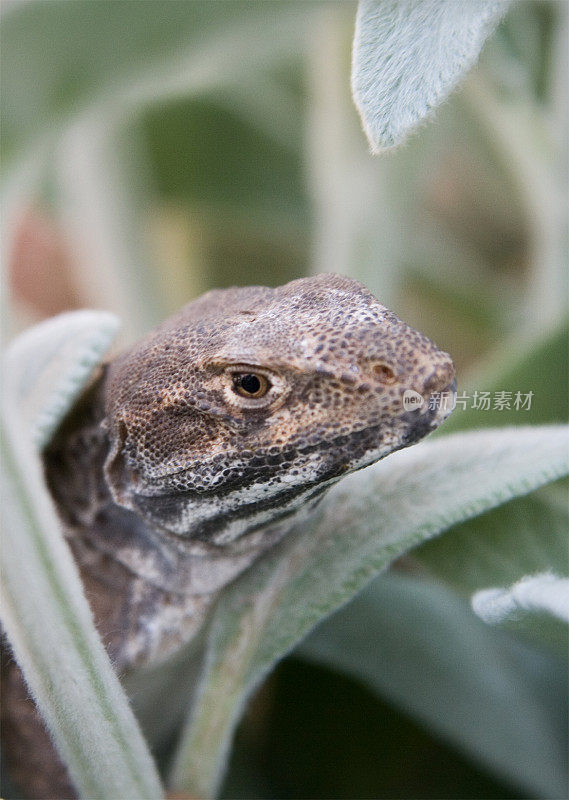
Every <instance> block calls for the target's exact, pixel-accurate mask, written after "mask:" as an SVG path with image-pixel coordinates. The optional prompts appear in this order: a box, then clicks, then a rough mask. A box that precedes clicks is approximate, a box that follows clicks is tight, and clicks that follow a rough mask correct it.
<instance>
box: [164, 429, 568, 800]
mask: <svg viewBox="0 0 569 800" xmlns="http://www.w3.org/2000/svg"><path fill="white" fill-rule="evenodd" d="M568 434H569V431H568V430H567V429H566V428H565V427H564V426H543V427H535V428H510V429H503V430H499V429H498V430H486V431H480V432H471V433H463V434H455V435H452V436H447V437H441V438H440V439H438V440H435V441H431V442H424V443H422V444H419V445H417V446H416V447H413V448H411V449H409V450H403V451H400V452H398V453H394V454H393V455H391V456H390V457H389V458H388V459H386V460H385V461H382V462H380V463H379V464H376V465H375V466H374V467H370V468H369V469H367V470H364V471H363V472H359V473H356V474H354V475H352V476H349V477H348V478H346V479H345V480H344V481H342V483H340V484H339V485H338V486H337V487H335V488H334V489H333V490H331V492H330V494H329V495H328V496H327V497H326V498H325V499H324V501H323V502H322V506H321V508H320V511H319V513H318V515H317V516H315V518H314V519H312V520H311V521H310V522H309V524H308V525H306V526H304V528H303V529H302V530H297V531H295V532H293V533H292V534H290V535H288V536H287V537H286V539H285V540H283V542H281V544H280V545H278V546H277V547H276V548H275V549H274V550H273V551H271V552H270V553H268V554H267V556H266V557H264V558H263V559H261V561H259V562H257V563H256V564H255V566H254V568H253V569H250V570H249V571H247V572H246V573H245V574H244V575H242V576H240V577H239V578H238V579H237V580H236V581H235V582H234V583H233V584H232V585H231V586H229V587H227V589H226V590H225V591H224V592H223V593H222V595H221V597H220V600H219V602H218V604H217V607H216V609H215V612H214V614H213V618H212V621H211V624H210V628H209V631H208V642H207V655H206V667H205V670H204V674H203V677H202V680H201V682H200V684H199V687H198V690H197V698H196V701H195V703H194V707H193V711H192V716H191V720H190V723H189V726H188V729H187V731H186V735H185V740H184V742H183V744H182V747H181V749H180V751H179V757H178V760H177V764H176V767H175V774H174V782H175V784H176V786H177V787H178V788H179V789H184V790H185V791H189V792H190V794H194V795H197V796H199V797H210V796H212V795H213V794H214V793H215V789H216V786H217V784H218V782H219V779H220V776H221V774H222V771H223V769H224V765H225V762H226V758H227V754H228V751H229V747H230V743H231V736H232V732H233V729H234V727H235V725H236V723H237V721H238V719H239V715H240V713H241V710H242V708H243V705H244V703H245V701H246V700H247V698H248V697H249V695H250V693H251V692H252V690H253V689H254V688H255V687H256V686H257V685H258V684H259V682H260V681H261V680H262V678H263V677H264V676H265V675H266V674H267V672H268V671H269V669H270V668H271V667H272V666H273V665H274V664H275V662H276V661H278V660H279V659H280V658H282V657H283V656H284V655H285V654H286V653H287V652H289V651H290V650H291V649H292V648H293V647H294V646H295V645H296V644H297V643H298V641H299V640H300V639H301V638H302V637H303V636H304V635H305V634H306V633H307V632H308V631H309V630H310V629H311V628H312V627H313V626H314V625H315V624H316V623H317V622H319V621H320V620H321V619H322V618H324V617H325V616H327V615H328V614H330V613H331V612H332V611H334V610H336V609H337V608H338V607H339V606H341V605H343V604H344V603H346V602H347V601H348V600H350V599H351V598H352V597H353V595H354V594H355V593H356V592H357V591H359V590H360V589H361V588H363V587H364V586H365V585H366V583H367V582H368V581H369V580H370V579H371V578H373V577H374V576H375V575H376V574H377V573H378V572H379V571H380V570H382V569H384V568H385V567H386V566H387V565H388V564H389V563H390V562H391V561H393V560H394V559H395V558H397V557H398V556H400V555H402V554H403V553H404V552H406V551H407V550H409V549H410V548H411V547H413V546H415V545H417V544H419V543H421V542H423V541H425V540H427V539H429V538H431V537H433V536H436V535H437V534H438V533H440V532H441V531H442V530H445V529H447V528H450V527H451V526H452V525H454V524H456V523H457V522H459V521H462V520H465V519H468V518H470V517H473V516H476V515H477V514H480V513H481V512H483V511H485V510H487V509H489V508H492V507H494V506H497V505H499V504H501V503H503V502H506V501H507V500H509V499H511V498H512V497H515V496H517V495H522V494H525V493H527V492H529V491H531V490H532V489H535V488H536V487H538V486H540V485H542V484H544V483H547V482H548V481H551V480H553V479H555V478H557V477H560V476H562V475H565V474H567V472H568V471H569V463H568V462H569V457H568V452H567V451H568V443H569V435H568ZM451 534H452V532H451V533H450V534H449V536H450V535H451ZM212 709H215V713H214V714H212Z"/></svg>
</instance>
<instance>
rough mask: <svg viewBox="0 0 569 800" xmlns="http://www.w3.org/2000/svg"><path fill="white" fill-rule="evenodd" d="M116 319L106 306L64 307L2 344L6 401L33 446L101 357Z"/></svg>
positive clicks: (45, 438) (71, 400)
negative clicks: (5, 346) (94, 308)
mask: <svg viewBox="0 0 569 800" xmlns="http://www.w3.org/2000/svg"><path fill="white" fill-rule="evenodd" d="M119 324H120V323H119V319H118V317H116V316H115V315H114V314H110V313H108V312H107V311H87V310H85V311H70V312H68V313H66V314H60V315H58V316H57V317H52V318H51V319H48V320H46V321H45V322H41V323H40V324H39V325H35V326H34V327H32V328H29V329H28V330H27V331H25V332H24V333H23V334H21V335H20V336H18V337H17V338H16V339H15V340H14V341H13V342H12V343H11V345H10V346H9V348H8V349H7V351H6V356H5V367H4V391H5V393H6V397H7V402H8V403H10V404H13V406H14V408H17V409H18V416H19V418H20V420H21V422H22V424H23V425H24V427H25V429H26V430H27V431H28V432H29V436H30V439H31V441H32V443H33V444H34V445H35V447H36V448H37V449H38V450H41V449H42V447H44V446H45V445H46V444H47V442H48V441H49V438H50V436H51V435H52V433H53V431H54V430H55V428H56V427H57V425H58V424H59V422H60V421H61V419H62V418H63V417H64V416H65V414H66V412H67V411H68V410H69V409H70V408H71V406H72V405H73V403H74V401H75V400H76V399H77V397H78V395H79V394H80V393H81V391H82V390H83V389H84V387H85V385H86V384H87V382H88V381H89V379H90V377H91V375H92V374H93V372H94V370H95V369H96V367H97V366H98V365H99V364H100V363H101V360H102V358H103V356H104V355H105V353H106V352H107V350H108V349H109V347H110V345H111V343H112V341H113V339H114V337H115V334H116V332H117V330H118V327H119Z"/></svg>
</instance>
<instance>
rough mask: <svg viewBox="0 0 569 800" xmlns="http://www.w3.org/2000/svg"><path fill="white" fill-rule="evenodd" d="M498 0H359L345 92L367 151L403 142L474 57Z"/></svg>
mask: <svg viewBox="0 0 569 800" xmlns="http://www.w3.org/2000/svg"><path fill="white" fill-rule="evenodd" d="M507 5H508V4H507V3H506V2H501V1H500V0H360V3H359V5H358V13H357V18H356V31H355V38H354V49H353V60H352V92H353V95H354V100H355V102H356V106H357V108H358V111H359V113H360V116H361V118H362V124H363V127H364V130H365V133H366V135H367V138H368V141H369V144H370V147H371V149H372V151H373V152H379V151H380V150H383V149H385V148H388V147H393V146H394V145H397V144H399V143H400V142H402V141H403V140H404V138H405V137H406V136H407V134H408V133H410V131H412V130H413V129H414V128H415V127H416V126H417V125H418V124H419V123H420V122H421V121H422V120H423V119H424V118H425V117H426V116H428V115H429V114H430V113H431V112H432V110H433V109H434V108H436V106H438V105H439V104H440V103H441V102H442V101H443V100H445V99H446V97H447V96H448V95H449V94H450V92H451V91H452V90H453V89H454V88H455V86H456V85H457V83H458V82H459V81H460V79H461V78H462V77H463V76H464V75H465V74H466V73H467V72H468V70H469V69H470V68H471V67H472V66H473V64H474V63H475V62H476V60H477V58H478V56H479V54H480V50H481V49H482V46H483V44H484V42H485V41H486V39H487V38H488V36H489V35H490V34H491V33H492V32H493V30H494V28H495V27H496V25H497V24H498V22H499V21H500V19H501V17H502V16H503V15H504V13H505V12H506V10H507Z"/></svg>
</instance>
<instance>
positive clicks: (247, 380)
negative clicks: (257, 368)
mask: <svg viewBox="0 0 569 800" xmlns="http://www.w3.org/2000/svg"><path fill="white" fill-rule="evenodd" d="M239 384H240V386H241V388H242V389H243V391H244V392H247V394H257V392H258V391H259V390H260V388H261V381H260V380H259V378H258V377H257V376H256V375H243V377H242V378H240V379H239Z"/></svg>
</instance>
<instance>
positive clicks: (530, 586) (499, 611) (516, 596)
mask: <svg viewBox="0 0 569 800" xmlns="http://www.w3.org/2000/svg"><path fill="white" fill-rule="evenodd" d="M472 608H473V610H474V612H475V614H477V615H478V616H479V617H480V619H483V620H484V621H485V622H488V623H489V624H490V625H494V624H496V623H498V622H502V621H503V620H506V619H508V618H509V617H515V616H519V615H520V614H521V613H523V612H534V613H548V614H551V615H552V616H554V617H557V618H558V619H560V620H563V621H564V622H569V578H560V577H559V576H558V575H553V574H552V573H551V572H542V573H540V574H539V575H526V576H525V577H523V578H522V579H521V580H519V581H517V583H514V585H513V586H510V587H509V588H506V587H493V588H490V589H480V590H479V591H478V592H476V593H475V594H474V595H473V596H472Z"/></svg>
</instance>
